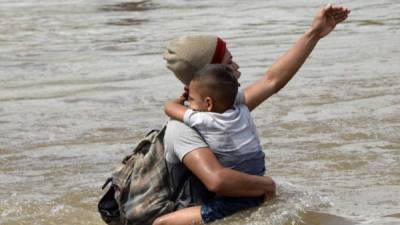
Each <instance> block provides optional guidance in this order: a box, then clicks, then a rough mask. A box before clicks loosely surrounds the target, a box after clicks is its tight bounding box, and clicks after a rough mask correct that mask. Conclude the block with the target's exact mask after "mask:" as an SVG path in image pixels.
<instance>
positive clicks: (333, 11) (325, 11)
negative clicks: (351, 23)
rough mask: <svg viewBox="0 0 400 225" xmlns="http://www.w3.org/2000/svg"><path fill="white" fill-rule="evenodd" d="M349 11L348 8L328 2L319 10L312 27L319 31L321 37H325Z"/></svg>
mask: <svg viewBox="0 0 400 225" xmlns="http://www.w3.org/2000/svg"><path fill="white" fill-rule="evenodd" d="M349 13H350V10H349V9H348V8H345V7H343V6H336V5H331V4H328V5H326V6H324V7H322V8H321V9H320V10H319V11H318V13H317V15H316V16H315V18H314V21H313V23H312V25H311V29H312V30H314V31H315V32H317V33H318V36H319V37H320V38H323V37H325V36H326V35H328V34H329V33H330V32H331V31H332V30H333V29H334V28H335V26H336V24H339V23H341V22H343V21H344V20H345V19H346V18H347V16H348V14H349Z"/></svg>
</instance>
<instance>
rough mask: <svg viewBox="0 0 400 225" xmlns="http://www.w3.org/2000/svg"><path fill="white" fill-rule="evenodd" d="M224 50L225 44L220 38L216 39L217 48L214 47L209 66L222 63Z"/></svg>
mask: <svg viewBox="0 0 400 225" xmlns="http://www.w3.org/2000/svg"><path fill="white" fill-rule="evenodd" d="M225 50H226V43H225V42H224V41H223V40H222V39H221V38H217V46H216V47H215V53H214V57H213V59H212V61H211V64H218V63H222V60H223V59H224V55H225Z"/></svg>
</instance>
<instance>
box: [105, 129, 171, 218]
mask: <svg viewBox="0 0 400 225" xmlns="http://www.w3.org/2000/svg"><path fill="white" fill-rule="evenodd" d="M165 129H166V125H164V126H163V127H162V129H161V130H152V131H151V132H150V133H148V134H147V135H146V136H145V137H144V138H143V139H142V140H141V141H140V142H139V143H138V145H137V146H136V147H135V148H134V150H133V151H132V153H131V154H130V155H128V156H126V157H125V158H124V159H123V160H122V163H121V164H120V165H119V167H118V168H117V169H116V170H115V172H114V173H113V174H112V175H111V177H110V178H108V179H107V181H106V183H105V184H104V185H103V189H104V188H105V187H106V186H108V184H109V183H111V185H110V187H109V189H108V191H107V192H106V193H105V194H104V195H103V197H102V198H101V200H100V201H99V204H98V210H99V212H100V214H101V217H102V219H103V220H104V221H105V222H106V223H107V224H110V225H128V224H129V225H139V224H140V225H151V224H152V222H153V221H154V220H155V219H156V218H157V217H159V216H161V215H164V214H166V213H169V212H171V211H173V210H174V209H175V203H174V201H172V200H174V198H175V196H173V195H175V193H172V191H171V190H170V186H169V184H168V171H167V165H166V162H165V158H164V146H163V138H164V133H165Z"/></svg>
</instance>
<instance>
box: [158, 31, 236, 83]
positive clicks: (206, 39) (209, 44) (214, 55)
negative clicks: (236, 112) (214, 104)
mask: <svg viewBox="0 0 400 225" xmlns="http://www.w3.org/2000/svg"><path fill="white" fill-rule="evenodd" d="M164 59H165V60H166V62H167V67H168V69H170V70H171V71H172V72H173V73H174V74H175V76H176V77H177V78H178V79H179V80H180V81H181V82H182V83H183V84H185V85H189V83H190V81H191V80H192V78H193V76H194V74H195V73H196V72H197V71H199V70H200V69H201V68H203V67H204V66H205V65H207V64H219V63H221V64H224V65H227V66H229V67H231V69H232V70H233V73H234V76H235V77H236V78H239V76H240V72H239V71H238V69H239V66H238V65H237V64H236V63H235V62H234V61H232V55H231V53H230V52H229V50H228V49H227V48H226V44H225V42H224V41H223V40H222V39H221V38H219V37H217V36H213V35H188V36H183V37H180V38H177V39H174V40H172V41H170V42H169V43H168V45H167V49H166V51H165V53H164Z"/></svg>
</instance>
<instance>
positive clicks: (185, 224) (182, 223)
mask: <svg viewBox="0 0 400 225" xmlns="http://www.w3.org/2000/svg"><path fill="white" fill-rule="evenodd" d="M200 208H201V206H194V207H189V208H184V209H180V210H178V211H175V212H172V213H169V214H166V215H164V216H161V217H158V218H157V219H156V220H155V221H154V222H153V225H196V224H203V222H202V219H201V215H200Z"/></svg>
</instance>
